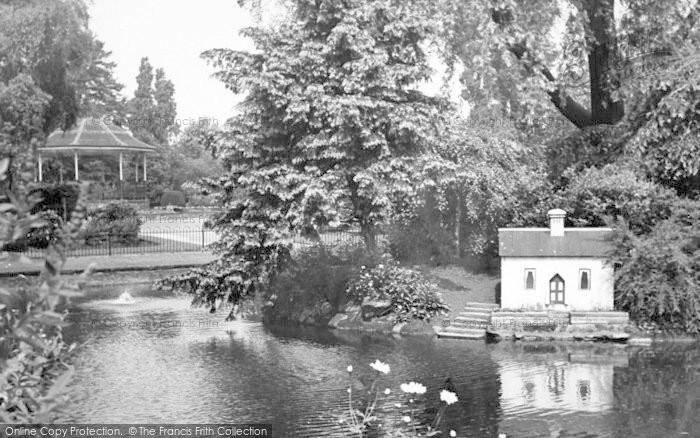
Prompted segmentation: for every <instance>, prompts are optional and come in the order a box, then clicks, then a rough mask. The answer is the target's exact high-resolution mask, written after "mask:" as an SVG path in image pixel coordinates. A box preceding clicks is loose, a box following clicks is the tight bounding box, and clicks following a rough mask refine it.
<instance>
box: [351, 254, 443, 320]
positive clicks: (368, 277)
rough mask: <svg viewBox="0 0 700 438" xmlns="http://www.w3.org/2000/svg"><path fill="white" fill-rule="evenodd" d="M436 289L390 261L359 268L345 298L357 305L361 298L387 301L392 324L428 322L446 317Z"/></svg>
mask: <svg viewBox="0 0 700 438" xmlns="http://www.w3.org/2000/svg"><path fill="white" fill-rule="evenodd" d="M436 289H437V287H436V286H435V285H434V284H432V283H430V282H429V281H427V280H426V279H425V277H423V274H421V273H420V272H418V271H415V270H413V269H409V268H404V267H401V266H399V265H397V264H396V263H394V262H393V261H391V260H386V261H385V263H381V264H378V265H377V266H375V267H373V268H372V267H366V266H362V267H361V268H360V273H359V275H358V276H357V277H355V278H353V279H351V281H350V283H349V284H348V294H349V295H350V296H352V297H354V298H355V300H356V301H358V302H361V301H362V299H363V298H370V299H373V300H389V301H391V313H392V315H393V317H394V320H395V321H396V322H407V321H410V320H412V319H419V320H428V319H430V318H431V317H435V316H438V315H441V314H444V313H447V312H448V311H449V310H450V309H449V308H448V307H447V306H446V305H445V303H444V302H443V301H442V297H440V294H438V293H437V290H436Z"/></svg>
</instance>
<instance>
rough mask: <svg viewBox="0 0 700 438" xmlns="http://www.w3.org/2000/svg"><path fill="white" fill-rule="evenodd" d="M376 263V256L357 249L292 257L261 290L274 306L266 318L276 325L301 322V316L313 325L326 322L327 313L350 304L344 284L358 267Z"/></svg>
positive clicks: (322, 249) (309, 252)
mask: <svg viewBox="0 0 700 438" xmlns="http://www.w3.org/2000/svg"><path fill="white" fill-rule="evenodd" d="M379 262H380V259H379V257H378V256H376V255H372V254H368V253H367V252H366V251H365V250H364V248H363V247H361V246H354V245H347V246H338V247H334V248H326V247H323V246H320V245H318V246H314V247H310V248H305V249H303V250H301V251H299V252H298V253H297V254H295V256H294V258H293V260H292V262H291V263H290V264H289V265H288V266H287V267H286V268H285V269H283V270H282V271H281V272H280V273H279V274H277V275H276V276H275V277H274V278H273V279H272V280H271V282H270V284H269V285H268V286H267V288H266V289H265V295H266V298H268V299H270V298H273V299H274V302H275V305H274V307H273V308H272V309H271V310H270V312H271V313H269V315H268V316H269V317H270V318H271V319H272V320H274V321H277V322H280V321H296V322H301V321H300V318H299V316H300V315H302V314H306V315H307V316H309V317H311V318H313V319H314V320H315V321H316V322H318V321H319V320H320V319H323V318H326V317H327V318H329V317H330V316H332V314H331V313H337V312H339V311H341V310H343V308H344V307H345V305H346V304H347V303H348V301H349V300H350V298H351V297H350V296H349V295H348V292H347V286H348V282H349V280H350V279H351V278H352V277H353V276H354V275H357V273H358V272H359V267H360V266H362V265H363V264H365V265H366V266H367V265H369V266H375V265H376V264H378V263H379ZM324 303H328V305H330V310H331V312H325V314H324V312H323V311H322V307H323V304H324ZM328 305H327V306H326V308H328ZM302 319H303V318H302Z"/></svg>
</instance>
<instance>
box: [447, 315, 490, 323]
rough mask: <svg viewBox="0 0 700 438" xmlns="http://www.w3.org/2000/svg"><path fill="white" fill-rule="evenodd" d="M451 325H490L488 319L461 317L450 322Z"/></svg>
mask: <svg viewBox="0 0 700 438" xmlns="http://www.w3.org/2000/svg"><path fill="white" fill-rule="evenodd" d="M452 322H453V323H460V324H484V325H488V324H490V323H491V321H489V320H488V319H483V318H465V317H463V316H458V317H456V318H455V319H453V320H452Z"/></svg>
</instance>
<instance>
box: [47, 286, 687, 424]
mask: <svg viewBox="0 0 700 438" xmlns="http://www.w3.org/2000/svg"><path fill="white" fill-rule="evenodd" d="M116 292H119V291H114V293H106V292H105V293H103V294H102V295H99V296H98V297H97V298H96V299H86V300H84V301H83V302H82V303H80V305H79V306H78V308H77V309H75V311H73V312H72V314H71V316H70V321H71V322H72V323H73V324H72V325H71V326H69V327H68V328H67V329H66V332H65V333H66V339H68V340H69V341H74V342H78V343H79V344H82V345H83V347H82V348H81V351H80V354H79V355H78V356H77V363H76V366H77V373H76V377H75V379H74V381H73V383H72V386H71V399H72V401H71V403H70V406H69V408H70V409H69V410H68V412H67V414H66V416H65V418H62V419H61V420H62V421H75V422H97V421H99V422H115V423H129V422H146V421H149V422H179V423H184V422H196V423H205V422H272V423H274V427H275V431H276V433H277V434H278V436H309V437H312V436H313V437H316V436H341V435H342V434H341V432H342V431H343V429H342V425H341V424H340V423H339V419H340V418H342V417H343V416H344V414H345V413H346V411H347V403H348V400H347V392H346V389H347V387H348V384H349V380H348V375H347V372H346V371H345V370H346V367H347V366H348V365H353V367H354V370H355V371H354V373H353V376H354V377H355V380H356V381H359V382H361V384H362V385H364V390H365V391H366V388H368V387H369V386H370V384H371V382H372V380H373V379H374V377H376V373H375V372H374V371H373V370H371V369H370V368H369V366H368V365H369V363H371V362H373V361H374V360H375V359H380V360H382V361H384V362H386V363H388V364H390V365H391V368H392V371H391V373H390V374H389V375H387V376H382V377H381V379H380V388H385V387H386V388H391V389H392V392H391V394H390V395H388V396H382V397H381V401H382V402H383V404H382V406H383V408H382V411H381V413H382V418H385V419H386V420H385V421H389V422H400V417H401V415H403V414H405V413H406V409H405V407H402V408H397V407H395V405H396V404H402V405H403V406H405V405H406V401H407V400H406V397H404V396H403V395H402V394H401V393H400V390H399V389H398V387H399V385H400V384H401V383H404V382H406V381H411V380H413V381H417V382H421V383H423V384H425V385H426V386H427V387H428V393H427V394H426V396H424V397H419V398H416V403H415V404H414V414H415V416H416V417H417V418H422V419H425V421H429V420H430V419H432V418H433V417H434V415H435V412H436V408H437V406H439V405H440V401H439V399H438V392H439V389H440V388H442V387H444V386H445V385H446V384H448V382H447V381H446V379H448V378H449V385H451V387H452V388H453V389H454V390H455V391H456V392H457V394H458V396H459V399H460V400H459V402H458V403H457V404H455V405H453V406H451V407H450V409H449V410H448V412H447V415H446V418H445V422H444V429H445V430H449V429H455V430H457V431H458V432H459V436H495V435H497V433H498V432H505V433H507V434H508V436H621V435H630V434H628V433H627V432H634V434H636V436H655V435H653V434H651V433H656V432H659V429H658V428H656V429H655V428H654V427H651V426H649V425H646V427H636V426H635V423H634V421H631V420H630V419H631V418H635V419H637V420H636V421H644V418H645V415H644V414H645V413H646V414H647V415H646V417H649V416H650V415H649V413H650V411H652V410H653V411H654V412H655V415H656V418H657V419H658V418H659V416H661V417H662V418H664V419H666V420H668V421H670V420H674V419H678V418H681V419H682V418H689V420H687V422H688V425H686V426H683V427H687V428H689V427H692V426H694V425H697V421H698V420H697V419H696V417H697V416H694V415H691V416H689V417H683V416H682V414H681V413H682V412H684V411H683V409H682V408H683V406H685V405H684V404H683V403H684V402H685V400H686V399H687V398H688V397H689V392H688V391H689V390H690V389H689V388H693V386H692V385H691V384H690V382H691V377H692V376H694V374H692V372H691V371H682V370H685V369H686V368H687V367H688V364H690V363H694V362H692V360H695V362H699V361H697V360H696V359H697V358H698V355H699V353H698V349H697V347H694V348H695V349H693V347H688V349H687V350H682V351H675V352H673V354H670V353H665V352H662V353H659V354H654V355H651V356H650V355H648V354H646V353H644V351H640V350H635V349H629V348H623V349H620V348H618V347H610V348H608V347H605V348H603V347H599V346H596V347H592V348H591V347H590V346H587V347H586V346H580V345H561V346H559V345H556V346H552V345H546V346H541V347H533V346H523V345H520V344H511V343H501V344H499V345H496V346H494V345H487V344H484V343H483V342H464V341H458V340H434V339H424V338H411V339H406V338H404V339H393V338H390V337H386V336H371V335H358V334H351V333H343V332H339V333H333V332H329V331H323V330H310V329H289V328H266V327H263V326H262V325H261V324H258V323H251V322H246V321H232V322H224V321H223V316H222V315H220V314H216V315H210V314H209V313H207V312H205V311H202V310H201V309H192V308H190V306H189V300H188V299H187V298H174V297H172V296H164V295H158V294H155V293H150V294H149V293H145V294H144V293H139V292H138V291H137V292H135V293H133V296H134V299H135V302H134V303H133V304H129V305H116V304H115V303H114V299H115V298H116V297H117V296H118V295H119V293H116ZM664 358H672V359H673V360H672V361H671V362H669V363H670V364H671V366H670V367H669V363H666V362H664V360H663V359H664ZM640 375H641V376H645V377H646V378H651V379H654V378H655V379H657V380H658V379H662V381H663V382H664V384H663V385H661V386H658V385H657V386H654V385H649V384H647V383H645V380H644V379H642V378H641V377H639V376H640ZM650 376H651V377H650ZM664 388H668V391H666V390H665V389H664ZM354 391H356V393H361V392H362V391H363V389H362V387H360V386H359V385H357V384H355V386H354ZM636 394H645V395H644V397H646V400H647V402H648V406H647V407H645V406H644V405H641V404H640V403H641V402H640V396H638V395H636ZM669 397H670V399H671V403H675V404H676V405H674V406H675V408H674V410H670V409H667V410H666V411H662V412H659V411H660V410H659V409H658V406H659V404H660V403H662V402H661V400H664V399H666V398H669ZM664 403H667V402H664ZM621 406H624V408H621ZM690 406H691V410H692V406H694V405H692V404H691V405H690ZM639 418H642V420H639ZM630 436H631V435H630Z"/></svg>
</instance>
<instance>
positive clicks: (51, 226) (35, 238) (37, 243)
mask: <svg viewBox="0 0 700 438" xmlns="http://www.w3.org/2000/svg"><path fill="white" fill-rule="evenodd" d="M38 216H39V217H40V218H41V219H43V220H44V221H45V222H46V225H44V226H43V227H40V228H35V229H33V230H32V231H30V232H29V234H27V244H28V246H31V247H32V248H41V249H44V248H48V247H49V246H50V245H56V244H58V243H59V241H60V235H59V230H60V229H61V226H62V224H63V220H62V219H61V217H60V216H59V215H58V214H57V213H56V212H55V211H53V210H46V211H42V212H41V213H39V214H38Z"/></svg>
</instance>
